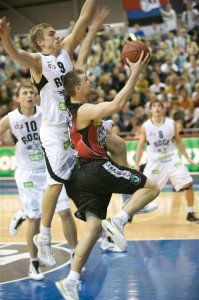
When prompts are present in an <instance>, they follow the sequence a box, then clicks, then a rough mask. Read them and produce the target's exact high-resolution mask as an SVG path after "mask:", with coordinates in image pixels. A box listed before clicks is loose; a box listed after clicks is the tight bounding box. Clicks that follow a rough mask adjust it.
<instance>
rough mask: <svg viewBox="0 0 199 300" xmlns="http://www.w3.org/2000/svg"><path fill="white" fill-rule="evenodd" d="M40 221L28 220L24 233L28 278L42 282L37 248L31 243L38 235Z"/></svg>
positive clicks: (42, 276)
mask: <svg viewBox="0 0 199 300" xmlns="http://www.w3.org/2000/svg"><path fill="white" fill-rule="evenodd" d="M40 220H41V219H40V218H39V219H30V218H28V227H27V231H26V240H27V244H28V251H29V253H30V265H29V277H30V278H31V279H34V280H42V279H43V278H44V275H43V273H42V272H41V270H40V267H39V260H38V258H37V247H36V246H35V244H34V242H33V237H34V236H35V235H36V234H38V233H39V228H40Z"/></svg>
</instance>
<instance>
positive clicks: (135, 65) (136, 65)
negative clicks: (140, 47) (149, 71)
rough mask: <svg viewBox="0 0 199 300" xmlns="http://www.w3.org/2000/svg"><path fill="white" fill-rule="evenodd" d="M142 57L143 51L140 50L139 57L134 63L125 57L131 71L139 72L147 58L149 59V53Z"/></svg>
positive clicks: (145, 63)
mask: <svg viewBox="0 0 199 300" xmlns="http://www.w3.org/2000/svg"><path fill="white" fill-rule="evenodd" d="M143 57H144V51H142V53H141V55H140V58H139V59H138V61H137V62H136V63H133V62H131V61H130V60H129V59H128V58H126V61H127V63H128V64H129V67H130V69H131V71H132V72H139V73H141V72H142V71H143V70H144V69H145V67H146V66H147V64H148V62H149V59H150V54H149V53H147V55H146V56H145V58H144V59H143Z"/></svg>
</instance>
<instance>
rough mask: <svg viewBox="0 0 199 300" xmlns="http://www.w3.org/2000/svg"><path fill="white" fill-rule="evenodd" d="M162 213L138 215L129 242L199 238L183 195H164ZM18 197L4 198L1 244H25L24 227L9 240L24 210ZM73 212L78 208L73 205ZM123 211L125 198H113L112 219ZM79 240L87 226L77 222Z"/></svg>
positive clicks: (55, 230) (198, 197) (0, 201)
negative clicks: (19, 212)
mask: <svg viewBox="0 0 199 300" xmlns="http://www.w3.org/2000/svg"><path fill="white" fill-rule="evenodd" d="M194 194H195V212H196V213H198V215H199V192H198V191H195V193H194ZM155 202H156V203H157V204H158V209H157V210H156V211H154V212H151V213H147V214H142V215H136V216H135V217H134V220H133V222H132V223H129V224H127V225H126V228H125V235H126V238H127V239H129V240H132V239H133V240H134V239H137V240H145V239H194V238H195V239H197V238H199V224H194V223H190V222H187V221H186V214H187V210H186V201H185V198H184V194H183V192H178V193H176V192H161V193H160V195H159V196H158V198H157V199H156V200H155ZM21 207H22V206H21V203H20V200H19V198H18V195H1V196H0V208H1V217H0V242H25V241H26V240H25V232H26V226H25V224H23V225H22V226H21V228H20V230H19V232H18V234H17V236H15V237H11V236H9V233H8V226H9V222H10V220H11V218H12V216H13V214H14V212H15V211H16V210H17V209H19V208H21ZM71 207H72V211H73V212H74V211H75V207H74V205H73V203H72V201H71ZM121 207H122V201H121V196H120V195H116V194H114V195H113V196H112V199H111V202H110V205H109V209H108V216H112V215H114V214H115V213H117V212H118V211H119V210H120V209H121ZM75 221H76V224H77V229H78V237H79V238H81V236H82V234H83V232H84V231H85V229H86V224H85V223H84V222H83V221H81V220H78V219H76V218H75ZM52 238H53V241H59V242H61V241H64V236H63V233H62V230H61V221H60V218H59V216H58V214H55V216H54V219H53V224H52Z"/></svg>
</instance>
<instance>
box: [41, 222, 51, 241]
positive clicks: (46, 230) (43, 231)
mask: <svg viewBox="0 0 199 300" xmlns="http://www.w3.org/2000/svg"><path fill="white" fill-rule="evenodd" d="M40 233H41V234H42V235H44V236H46V237H47V238H51V234H50V228H47V227H44V226H43V225H42V224H41V231H40Z"/></svg>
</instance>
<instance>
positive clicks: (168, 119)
mask: <svg viewBox="0 0 199 300" xmlns="http://www.w3.org/2000/svg"><path fill="white" fill-rule="evenodd" d="M165 123H168V124H174V123H175V121H174V120H173V119H171V118H169V117H166V118H165Z"/></svg>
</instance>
